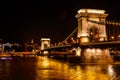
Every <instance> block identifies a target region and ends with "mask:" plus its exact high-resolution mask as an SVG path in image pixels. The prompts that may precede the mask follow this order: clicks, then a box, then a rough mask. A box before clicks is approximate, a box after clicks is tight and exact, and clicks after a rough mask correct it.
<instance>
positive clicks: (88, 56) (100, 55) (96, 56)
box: [81, 48, 113, 63]
mask: <svg viewBox="0 0 120 80" xmlns="http://www.w3.org/2000/svg"><path fill="white" fill-rule="evenodd" d="M81 59H82V60H81V61H82V62H84V63H110V62H113V59H112V57H111V55H110V51H109V49H107V48H106V49H100V48H85V49H82V51H81Z"/></svg>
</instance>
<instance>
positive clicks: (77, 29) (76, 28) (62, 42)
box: [60, 27, 78, 44]
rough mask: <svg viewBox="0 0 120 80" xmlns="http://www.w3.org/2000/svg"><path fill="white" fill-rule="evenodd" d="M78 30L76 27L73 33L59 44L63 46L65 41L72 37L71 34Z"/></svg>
mask: <svg viewBox="0 0 120 80" xmlns="http://www.w3.org/2000/svg"><path fill="white" fill-rule="evenodd" d="M77 30H78V27H76V28H75V29H74V30H73V32H72V33H71V34H70V35H69V36H68V37H67V38H66V39H65V40H63V41H62V42H61V43H60V44H63V43H64V42H65V41H67V40H68V39H69V38H70V37H71V36H73V34H74V33H75V32H76V31H77Z"/></svg>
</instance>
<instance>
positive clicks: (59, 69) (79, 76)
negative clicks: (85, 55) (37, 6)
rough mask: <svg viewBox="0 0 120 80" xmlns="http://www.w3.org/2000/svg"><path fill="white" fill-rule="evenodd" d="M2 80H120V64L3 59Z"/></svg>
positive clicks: (0, 73)
mask: <svg viewBox="0 0 120 80" xmlns="http://www.w3.org/2000/svg"><path fill="white" fill-rule="evenodd" d="M0 80H120V64H119V62H116V63H114V64H107V63H106V64H81V63H79V64H76V63H69V62H67V61H62V60H56V59H52V58H47V57H41V56H36V57H14V58H1V59H0Z"/></svg>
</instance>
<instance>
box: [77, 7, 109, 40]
mask: <svg viewBox="0 0 120 80" xmlns="http://www.w3.org/2000/svg"><path fill="white" fill-rule="evenodd" d="M107 16H108V14H105V10H98V9H80V10H78V14H77V15H76V16H75V17H76V18H77V19H78V34H77V37H78V39H80V40H79V41H80V42H94V41H105V40H107V35H106V27H105V24H100V23H99V22H105V20H106V17H107Z"/></svg>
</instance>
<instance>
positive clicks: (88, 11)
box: [78, 9, 105, 14]
mask: <svg viewBox="0 0 120 80" xmlns="http://www.w3.org/2000/svg"><path fill="white" fill-rule="evenodd" d="M78 13H97V14H104V13H105V10H97V9H80V10H78Z"/></svg>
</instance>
